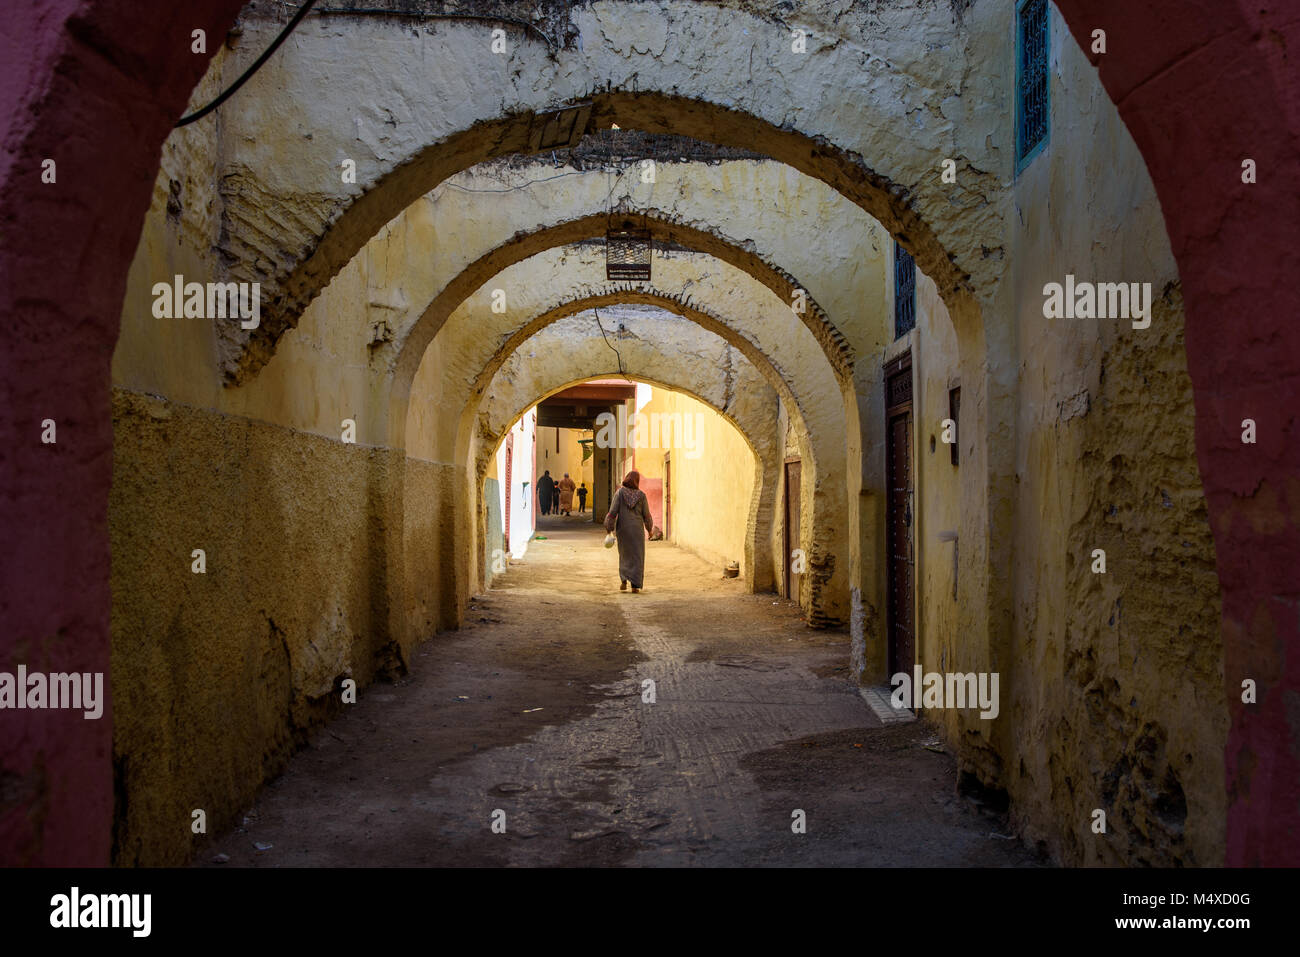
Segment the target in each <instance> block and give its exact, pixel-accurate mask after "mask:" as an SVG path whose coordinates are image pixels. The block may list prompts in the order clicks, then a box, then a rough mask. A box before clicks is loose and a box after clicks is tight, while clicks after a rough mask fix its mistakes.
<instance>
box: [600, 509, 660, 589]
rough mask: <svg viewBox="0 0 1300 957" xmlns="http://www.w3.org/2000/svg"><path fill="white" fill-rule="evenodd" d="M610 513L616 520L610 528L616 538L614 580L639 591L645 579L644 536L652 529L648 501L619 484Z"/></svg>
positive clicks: (652, 522) (652, 521) (652, 523)
mask: <svg viewBox="0 0 1300 957" xmlns="http://www.w3.org/2000/svg"><path fill="white" fill-rule="evenodd" d="M610 512H611V513H613V514H616V515H617V520H618V524H617V525H616V526H615V527H614V532H615V534H616V535H617V537H618V577H619V579H620V580H622V581H625V582H627V583H628V584H630V585H631V586H632V587H633V588H640V587H641V585H642V580H643V579H644V577H645V537H646V533H647V532H649V531H650V530H651V529H652V528H654V520H653V519H652V518H651V517H650V502H649V501H648V500H647V499H646V497H645V492H642V491H640V490H639V489H632V488H628V487H627V486H626V485H620V486H619V489H618V493H617V494H616V495H615V496H614V504H613V506H611V508H610ZM643 528H644V531H643V530H642V529H643Z"/></svg>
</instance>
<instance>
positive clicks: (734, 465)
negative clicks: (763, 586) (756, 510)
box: [628, 387, 755, 575]
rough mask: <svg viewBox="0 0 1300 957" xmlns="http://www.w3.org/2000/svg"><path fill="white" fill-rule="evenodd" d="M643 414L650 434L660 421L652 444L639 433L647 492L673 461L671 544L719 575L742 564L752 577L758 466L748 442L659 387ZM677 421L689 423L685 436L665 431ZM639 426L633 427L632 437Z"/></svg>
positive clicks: (639, 464)
mask: <svg viewBox="0 0 1300 957" xmlns="http://www.w3.org/2000/svg"><path fill="white" fill-rule="evenodd" d="M641 414H642V415H643V416H645V420H643V424H642V425H641V428H642V429H644V431H646V432H647V433H648V432H649V427H650V424H651V423H653V422H654V419H652V418H651V416H653V415H658V416H659V417H660V418H659V420H658V421H659V425H660V428H659V429H658V430H657V434H656V435H655V436H654V437H653V439H651V438H650V437H648V436H641V435H638V436H637V439H638V445H639V447H638V448H637V449H636V452H635V467H636V469H637V470H638V471H639V472H640V473H641V475H642V479H643V487H644V480H645V479H652V480H654V479H658V480H660V481H662V480H663V477H664V462H665V460H666V459H667V460H668V461H670V462H671V476H670V487H669V489H668V492H667V495H668V498H669V499H670V503H669V508H670V515H671V522H670V527H669V529H668V539H669V540H670V541H672V542H673V543H674V544H676V545H679V546H681V547H682V548H685V549H687V550H689V551H691V552H694V553H695V554H697V555H699V556H700V557H701V558H703V559H704V560H705V561H707V562H709V563H710V564H713V565H716V566H718V568H719V572H720V571H721V567H722V566H723V565H725V564H726V563H727V562H731V561H736V562H739V563H740V565H741V568H740V573H741V575H747V574H748V573H749V569H747V568H746V567H745V533H746V530H747V528H748V524H749V506H750V498H751V496H752V494H753V490H754V467H755V460H754V453H753V451H752V450H751V449H750V447H749V443H747V442H746V441H745V439H744V437H743V436H742V435H741V434H740V432H738V431H737V430H736V427H735V426H734V425H732V424H731V423H730V422H728V421H727V420H726V419H725V418H723V416H721V415H720V414H718V413H717V412H715V411H714V410H713V409H712V408H710V407H709V406H707V405H705V404H704V403H702V402H699V401H697V400H695V399H693V398H691V397H690V396H688V395H684V394H682V393H680V392H672V391H670V390H668V389H662V388H658V387H655V388H654V389H653V391H652V393H651V398H650V401H649V402H647V403H646V404H645V405H644V406H643V407H642V408H641ZM688 419H689V421H690V428H689V430H688V429H687V428H686V421H687V420H688ZM675 420H680V421H681V422H682V428H681V430H680V432H679V431H678V430H677V429H676V428H668V429H664V428H663V427H662V426H663V423H664V422H665V421H667V422H670V423H672V422H674V421H675ZM632 428H633V423H632V422H629V425H628V429H629V432H631V431H632ZM688 438H689V439H690V440H691V441H689V442H688V441H687V439H688Z"/></svg>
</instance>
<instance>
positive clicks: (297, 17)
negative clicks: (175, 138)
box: [176, 0, 555, 128]
mask: <svg viewBox="0 0 1300 957" xmlns="http://www.w3.org/2000/svg"><path fill="white" fill-rule="evenodd" d="M315 5H316V0H304V2H303V4H302V6H301V7H299V8H298V12H297V13H295V14H294V15H293V19H292V20H290V21H289V22H288V24H286V25H285V28H284V29H283V30H281V31H280V34H279V36H277V37H276V38H275V39H274V40H273V41H272V42H271V45H270V46H269V47H267V48H266V50H265V51H264V52H263V53H262V55H261V56H260V57H258V58H257V59H256V60H254V61H253V65H252V66H250V67H249V68H248V69H247V70H245V71H244V72H243V73H242V74H240V77H239V79H237V80H236V81H235V82H234V83H232V84H231V85H230V86H229V87H228V88H227V89H226V90H225V91H224V92H222V93H221V94H220V95H218V96H217V98H216V99H215V100H213V101H212V102H211V103H209V104H208V105H207V106H205V107H203V108H202V109H198V110H195V111H194V112H193V113H191V114H190V115H189V116H183V117H181V118H180V119H179V120H177V121H176V126H177V128H179V127H182V126H189V124H191V123H193V122H194V121H195V120H201V119H203V117H205V116H207V115H208V114H209V113H211V112H212V111H213V110H215V109H216V108H217V107H219V106H220V105H221V104H222V103H225V102H226V100H228V99H230V98H231V97H232V96H234V94H235V91H237V90H238V89H239V88H240V87H241V86H243V85H244V84H245V83H247V82H248V81H249V80H250V79H252V77H253V74H254V73H256V72H257V71H258V70H260V69H261V68H262V65H263V64H264V63H266V61H267V60H269V59H270V58H271V54H273V53H275V51H276V50H278V49H279V48H280V44H282V43H284V41H285V40H287V39H288V38H289V34H291V33H293V31H294V29H295V28H296V27H297V26H298V24H299V23H301V22H302V20H303V18H304V17H306V16H307V14H308V13H309V12H310V11H311V8H312V7H314V6H315ZM316 15H317V16H318V17H328V16H384V17H408V18H414V19H418V20H474V21H479V22H485V23H509V24H512V25H513V26H516V27H519V28H520V29H521V30H523V31H524V32H525V33H535V34H536V35H537V36H538V37H540V38H541V40H542V42H543V43H545V44H546V49H547V51H548V52H549V53H550V55H551V56H552V57H554V56H555V43H554V42H553V41H552V40H551V38H550V37H548V36H547V35H546V34H545V32H543V31H542V30H541V29H539V28H538V27H536V26H534V25H533V24H531V23H529V22H528V21H526V20H519V19H516V18H514V17H489V16H481V15H478V14H473V13H419V12H415V11H407V10H379V9H371V8H365V9H357V10H336V9H330V8H323V9H320V10H317V11H316Z"/></svg>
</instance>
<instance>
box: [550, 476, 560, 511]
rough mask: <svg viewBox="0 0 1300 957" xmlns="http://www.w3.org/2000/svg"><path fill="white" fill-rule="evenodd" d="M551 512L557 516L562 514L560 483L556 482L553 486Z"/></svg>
mask: <svg viewBox="0 0 1300 957" xmlns="http://www.w3.org/2000/svg"><path fill="white" fill-rule="evenodd" d="M551 489H552V491H551V511H552V512H554V513H555V514H556V515H559V514H560V483H559V482H556V483H555V484H554V485H552V486H551Z"/></svg>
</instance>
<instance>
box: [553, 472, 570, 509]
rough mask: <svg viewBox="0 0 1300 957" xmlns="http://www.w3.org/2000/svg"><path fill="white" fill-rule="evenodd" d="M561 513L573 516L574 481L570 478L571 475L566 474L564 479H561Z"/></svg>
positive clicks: (559, 487) (559, 486)
mask: <svg viewBox="0 0 1300 957" xmlns="http://www.w3.org/2000/svg"><path fill="white" fill-rule="evenodd" d="M556 488H558V489H559V490H560V511H561V512H563V513H564V514H565V515H572V514H573V479H571V478H569V473H568V472H565V473H564V478H562V479H560V483H559V485H557V486H556Z"/></svg>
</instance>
